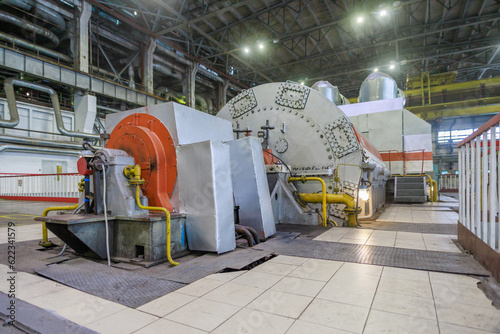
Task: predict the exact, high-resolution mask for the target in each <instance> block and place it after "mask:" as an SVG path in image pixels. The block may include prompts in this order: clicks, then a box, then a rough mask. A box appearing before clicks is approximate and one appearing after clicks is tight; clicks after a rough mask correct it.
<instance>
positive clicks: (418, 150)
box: [379, 148, 429, 175]
mask: <svg viewBox="0 0 500 334" xmlns="http://www.w3.org/2000/svg"><path fill="white" fill-rule="evenodd" d="M379 152H380V153H389V161H388V162H389V172H391V173H392V166H391V153H393V152H395V153H396V154H401V155H402V158H403V175H406V154H407V153H412V152H422V169H421V171H420V175H424V162H425V152H426V151H425V148H423V149H417V150H409V151H398V150H383V151H379ZM427 152H429V151H427Z"/></svg>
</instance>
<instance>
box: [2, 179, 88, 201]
mask: <svg viewBox="0 0 500 334" xmlns="http://www.w3.org/2000/svg"><path fill="white" fill-rule="evenodd" d="M81 179H82V176H81V175H79V174H0V196H2V197H7V198H10V197H19V198H20V199H21V198H23V197H34V198H77V197H78V194H79V193H78V183H79V182H80V181H81Z"/></svg>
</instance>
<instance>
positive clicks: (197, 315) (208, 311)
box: [165, 299, 240, 331]
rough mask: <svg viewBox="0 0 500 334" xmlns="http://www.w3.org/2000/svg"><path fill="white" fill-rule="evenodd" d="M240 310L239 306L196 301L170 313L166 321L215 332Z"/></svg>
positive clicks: (203, 300)
mask: <svg viewBox="0 0 500 334" xmlns="http://www.w3.org/2000/svg"><path fill="white" fill-rule="evenodd" d="M239 310H240V307H238V306H234V305H229V304H225V303H220V302H215V301H212V300H208V299H196V300H195V301H193V302H191V303H189V304H187V305H185V306H183V307H181V308H179V309H177V310H176V311H174V312H172V313H170V314H169V315H167V316H166V317H165V319H167V320H171V321H175V322H178V323H180V324H183V325H187V326H191V327H195V328H197V329H201V330H205V331H213V330H214V329H215V328H217V327H218V326H219V325H220V324H222V323H223V322H224V321H226V320H227V319H229V318H230V317H231V316H232V315H233V314H235V313H236V312H238V311H239Z"/></svg>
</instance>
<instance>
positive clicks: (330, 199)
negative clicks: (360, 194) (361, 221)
mask: <svg viewBox="0 0 500 334" xmlns="http://www.w3.org/2000/svg"><path fill="white" fill-rule="evenodd" d="M300 198H301V199H302V200H303V201H304V202H307V203H322V201H323V196H322V194H300ZM326 202H327V203H330V204H344V205H345V206H346V208H345V209H344V211H345V212H346V213H347V226H349V227H356V226H357V225H358V223H357V221H356V199H355V198H354V197H352V196H351V195H348V194H326Z"/></svg>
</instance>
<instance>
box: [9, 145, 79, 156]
mask: <svg viewBox="0 0 500 334" xmlns="http://www.w3.org/2000/svg"><path fill="white" fill-rule="evenodd" d="M5 151H23V152H33V153H42V154H61V155H71V156H76V157H77V156H79V155H80V151H70V150H61V149H55V148H42V147H33V146H22V145H10V144H6V145H0V153H1V152H5Z"/></svg>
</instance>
